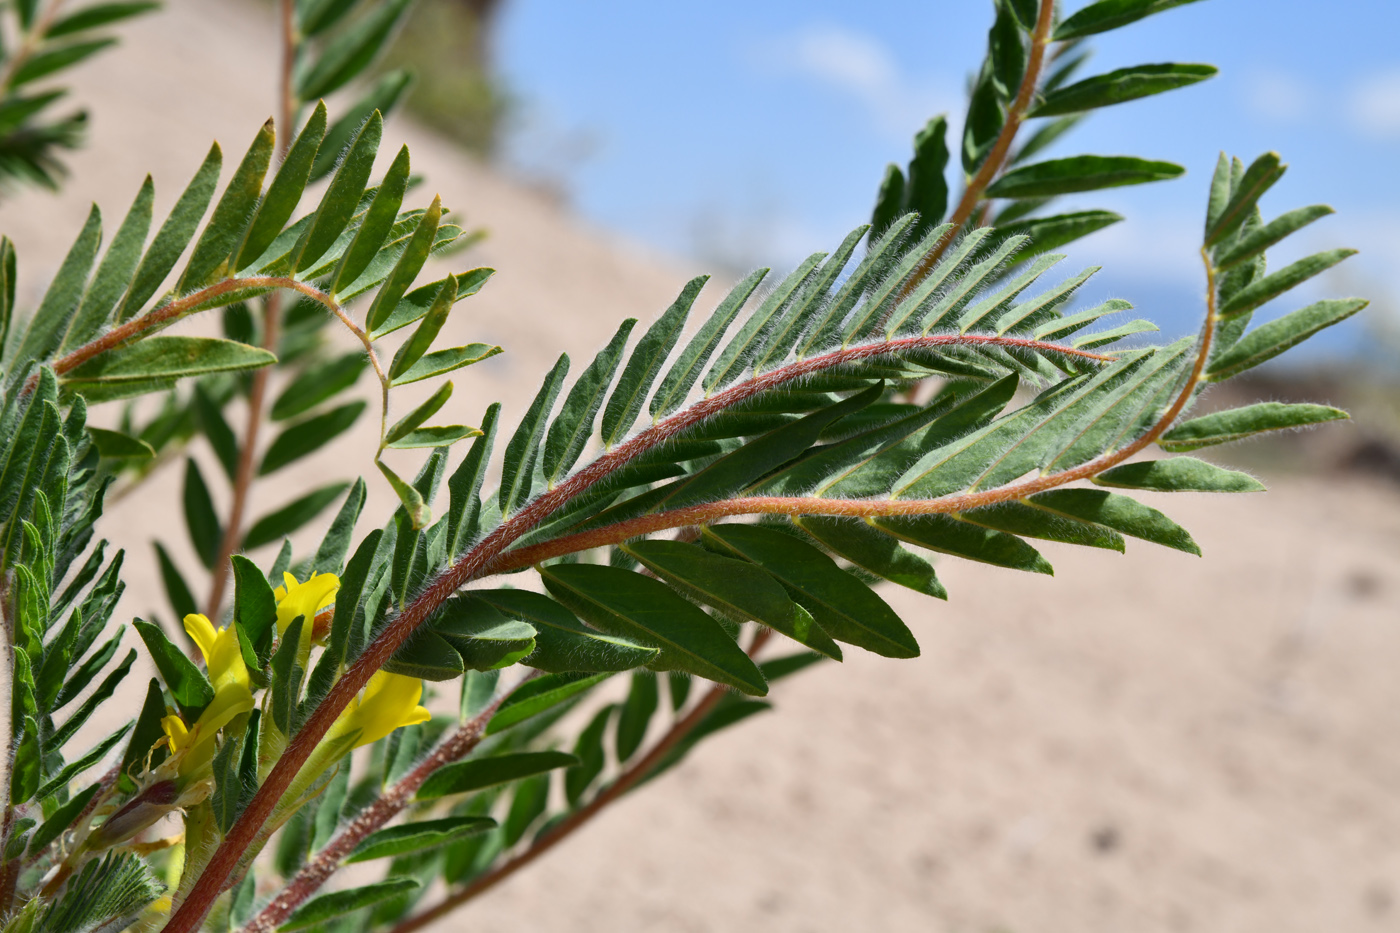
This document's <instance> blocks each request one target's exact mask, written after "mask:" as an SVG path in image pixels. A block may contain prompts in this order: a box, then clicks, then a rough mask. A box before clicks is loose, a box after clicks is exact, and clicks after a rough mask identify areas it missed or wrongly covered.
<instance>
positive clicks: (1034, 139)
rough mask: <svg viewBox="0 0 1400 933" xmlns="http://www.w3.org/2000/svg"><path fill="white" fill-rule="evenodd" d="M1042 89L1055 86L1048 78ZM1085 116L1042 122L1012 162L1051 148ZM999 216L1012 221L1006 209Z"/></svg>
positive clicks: (1037, 203)
mask: <svg viewBox="0 0 1400 933" xmlns="http://www.w3.org/2000/svg"><path fill="white" fill-rule="evenodd" d="M1083 59H1084V56H1082V55H1081V56H1079V60H1080V61H1082V60H1083ZM1071 64H1074V61H1073V60H1071ZM1041 89H1042V90H1044V91H1045V92H1047V93H1048V92H1050V91H1053V90H1054V89H1055V88H1054V87H1052V86H1051V83H1050V79H1048V78H1047V79H1046V81H1045V83H1044V84H1042V85H1041ZM1084 116H1085V115H1084V114H1082V113H1077V114H1075V115H1074V116H1070V117H1060V118H1059V119H1058V120H1051V121H1050V122H1049V123H1042V124H1041V125H1040V128H1039V129H1037V130H1036V131H1035V132H1034V133H1032V134H1031V135H1030V136H1029V137H1028V138H1027V139H1026V141H1025V142H1024V143H1022V144H1021V147H1020V148H1019V149H1017V150H1016V151H1015V153H1014V154H1013V155H1012V157H1011V162H1010V164H1011V165H1019V164H1021V163H1022V162H1024V161H1026V160H1027V159H1029V158H1030V157H1031V156H1033V155H1035V154H1037V153H1039V152H1042V151H1044V150H1046V149H1048V148H1050V144H1051V143H1053V142H1055V141H1056V140H1057V139H1059V138H1060V137H1061V136H1063V135H1065V134H1066V133H1068V132H1069V131H1070V130H1072V129H1074V128H1075V127H1076V126H1078V125H1079V122H1080V121H1081V120H1083V119H1084ZM1032 203H1034V204H1035V206H1036V207H1037V208H1038V207H1040V206H1041V205H1043V204H1044V203H1045V202H1044V201H1042V200H1039V199H1037V200H1036V201H1034V202H1032ZM1021 216H1024V215H1021ZM999 218H1000V219H1003V220H1005V221H1006V222H1010V219H1011V218H1009V217H1007V216H1006V211H1002V212H1001V214H1000V215H999Z"/></svg>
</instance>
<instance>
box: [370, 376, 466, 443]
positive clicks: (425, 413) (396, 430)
mask: <svg viewBox="0 0 1400 933" xmlns="http://www.w3.org/2000/svg"><path fill="white" fill-rule="evenodd" d="M451 397H452V383H450V382H444V383H443V384H442V385H441V386H439V387H438V390H437V391H436V392H434V393H433V394H432V395H430V396H428V398H427V399H426V400H424V401H423V402H422V403H421V404H420V405H419V406H418V407H417V408H415V409H413V411H411V412H409V413H408V414H407V415H404V416H403V417H402V418H400V419H399V420H398V422H397V423H395V424H394V426H393V427H391V428H390V429H389V433H388V434H386V435H385V440H387V441H388V442H389V443H391V444H392V443H393V442H394V441H396V440H399V439H400V438H402V437H406V436H407V435H408V434H410V433H411V432H412V431H413V430H414V429H415V428H417V427H419V426H420V425H422V424H423V422H425V421H427V420H428V419H429V418H431V417H432V416H433V415H435V414H437V413H438V409H440V408H442V406H443V405H446V404H447V400H448V399H450V398H451Z"/></svg>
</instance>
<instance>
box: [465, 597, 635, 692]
mask: <svg viewBox="0 0 1400 933" xmlns="http://www.w3.org/2000/svg"><path fill="white" fill-rule="evenodd" d="M460 598H461V599H462V600H463V603H464V606H468V605H470V604H471V603H472V602H480V603H481V604H482V606H483V607H490V608H491V609H493V610H494V611H496V612H498V613H500V615H501V617H502V618H507V619H520V620H522V621H524V622H528V623H530V625H532V626H534V628H535V651H534V653H533V654H531V655H529V656H528V657H526V658H524V659H523V660H522V662H521V663H523V664H525V665H527V666H529V667H533V668H536V669H537V670H542V671H550V672H553V673H562V672H565V671H595V672H604V671H606V672H612V671H626V670H631V669H632V668H634V667H640V666H642V665H643V664H648V663H650V662H651V661H652V660H653V659H654V658H655V657H656V655H657V649H655V648H650V647H647V646H646V645H639V644H637V643H635V642H632V641H628V640H626V639H622V638H615V637H613V636H611V635H605V634H603V633H602V632H599V631H597V630H595V629H592V628H589V627H588V626H586V625H584V624H583V623H582V622H580V621H579V620H578V618H577V617H575V616H574V614H573V613H572V612H570V611H569V610H567V609H565V608H564V607H563V606H561V605H559V604H558V603H556V602H555V601H554V600H552V599H550V598H549V597H548V596H543V595H541V594H539V593H531V592H529V591H528V590H471V591H469V592H468V593H465V594H463V595H462V596H461V597H460Z"/></svg>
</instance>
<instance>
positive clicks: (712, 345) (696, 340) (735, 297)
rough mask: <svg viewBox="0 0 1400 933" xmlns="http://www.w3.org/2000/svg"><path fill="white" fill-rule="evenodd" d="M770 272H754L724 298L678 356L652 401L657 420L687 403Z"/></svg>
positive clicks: (651, 412)
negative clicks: (751, 298)
mask: <svg viewBox="0 0 1400 933" xmlns="http://www.w3.org/2000/svg"><path fill="white" fill-rule="evenodd" d="M768 272H769V270H768V269H756V270H754V271H753V272H750V273H749V274H748V276H747V277H746V278H745V279H744V280H743V281H742V282H740V283H739V284H738V285H736V286H734V288H733V289H731V290H730V292H729V294H727V295H725V296H724V300H723V301H721V302H720V303H719V306H718V307H717V308H715V311H714V313H713V314H711V315H710V317H709V319H708V320H706V321H705V323H704V325H702V326H701V328H700V329H699V330H698V331H696V332H695V336H694V337H692V338H691V340H690V343H688V344H686V346H685V349H684V350H682V351H681V353H680V355H679V356H677V357H676V362H675V363H673V364H672V366H671V368H670V370H668V371H667V373H666V375H665V377H664V378H663V379H662V380H661V385H660V387H658V388H657V390H656V394H655V395H653V396H652V398H651V407H650V414H651V416H652V417H653V418H654V419H657V420H659V419H661V418H663V417H665V416H666V415H669V414H670V413H671V412H673V411H675V410H676V409H677V408H680V407H681V404H682V403H684V402H685V397H686V395H687V394H688V393H689V392H690V389H691V387H692V386H694V385H695V380H697V379H699V378H700V374H701V373H702V372H704V370H705V364H706V363H708V362H709V361H710V357H711V356H712V355H713V354H714V352H715V349H716V348H717V347H718V346H719V342H720V340H721V339H723V337H724V332H725V331H726V330H728V329H729V325H730V324H732V323H734V319H735V318H736V317H738V316H739V312H740V311H742V310H743V308H744V303H745V302H747V301H748V300H749V296H750V295H752V294H753V293H754V290H755V289H756V288H758V284H759V283H760V282H762V281H763V278H764V276H766V275H767V274H768Z"/></svg>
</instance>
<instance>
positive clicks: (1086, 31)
mask: <svg viewBox="0 0 1400 933" xmlns="http://www.w3.org/2000/svg"><path fill="white" fill-rule="evenodd" d="M1194 2H1195V0H1098V2H1097V3H1091V4H1089V5H1088V6H1086V7H1084V8H1083V9H1080V10H1077V11H1075V13H1074V15H1072V16H1069V17H1066V18H1065V19H1064V20H1062V21H1061V22H1060V25H1058V26H1056V27H1055V32H1054V33H1053V35H1052V37H1051V38H1053V39H1054V40H1055V41H1056V42H1064V41H1065V40H1067V39H1078V38H1081V37H1083V36H1092V35H1095V34H1097V33H1100V32H1107V31H1109V30H1110V29H1117V28H1119V27H1120V26H1126V25H1128V24H1129V23H1134V22H1137V21H1138V20H1140V19H1142V18H1143V17H1144V16H1151V15H1152V14H1153V13H1160V12H1162V11H1163V10H1170V9H1171V8H1172V7H1174V6H1183V5H1185V4H1187V3H1194Z"/></svg>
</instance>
